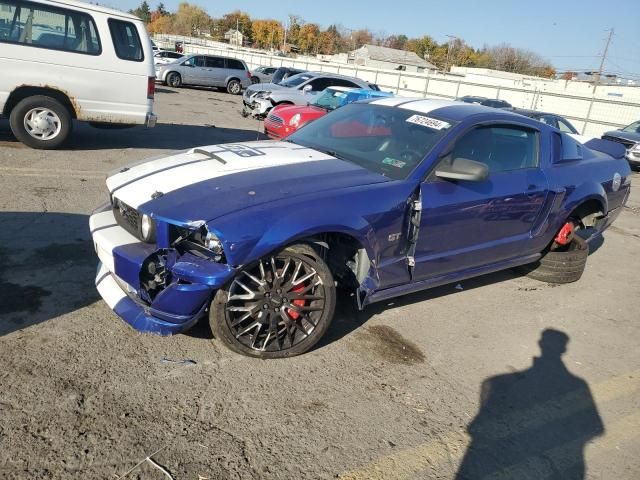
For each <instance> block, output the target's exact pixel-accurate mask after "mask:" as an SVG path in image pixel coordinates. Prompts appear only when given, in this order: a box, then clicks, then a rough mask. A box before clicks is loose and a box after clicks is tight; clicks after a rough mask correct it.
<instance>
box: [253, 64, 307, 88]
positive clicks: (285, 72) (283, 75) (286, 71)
mask: <svg viewBox="0 0 640 480" xmlns="http://www.w3.org/2000/svg"><path fill="white" fill-rule="evenodd" d="M304 72H306V70H301V69H299V68H291V67H279V68H278V69H277V70H276V71H275V72H274V73H273V76H272V77H271V80H269V82H271V83H275V84H277V85H279V84H280V83H281V82H282V81H283V80H286V79H287V78H289V77H293V76H294V75H298V74H299V73H304ZM263 83H264V82H263Z"/></svg>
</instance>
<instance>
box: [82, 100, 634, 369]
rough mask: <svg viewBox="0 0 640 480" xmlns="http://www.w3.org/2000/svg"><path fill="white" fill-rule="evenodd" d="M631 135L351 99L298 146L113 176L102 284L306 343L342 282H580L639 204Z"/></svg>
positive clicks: (181, 159) (123, 304) (119, 298)
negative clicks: (609, 230) (494, 276)
mask: <svg viewBox="0 0 640 480" xmlns="http://www.w3.org/2000/svg"><path fill="white" fill-rule="evenodd" d="M629 175H630V170H629V166H628V165H627V163H626V161H625V160H624V149H623V148H622V147H620V146H619V145H616V144H614V143H612V142H607V141H604V140H594V141H592V142H591V143H589V144H588V145H583V144H580V143H578V142H577V141H575V140H574V139H572V138H571V137H569V136H567V135H564V134H562V133H561V132H559V131H558V130H556V129H554V128H552V127H549V126H547V125H544V124H542V123H539V122H536V121H535V120H530V119H528V118H525V117H522V116H520V115H516V114H513V113H510V112H506V111H501V110H495V109H491V108H487V107H482V106H479V105H472V104H462V103H455V102H448V101H440V100H424V99H420V100H410V99H406V98H404V99H403V98H386V99H376V100H373V101H370V102H368V103H356V104H351V105H347V106H345V107H343V108H340V109H338V110H336V111H334V112H333V113H330V114H328V115H326V116H325V117H322V118H320V119H319V120H316V121H315V122H313V123H311V124H309V125H308V126H306V127H304V128H302V129H301V130H299V131H298V132H296V133H295V134H293V135H292V136H290V137H288V139H287V140H286V141H284V142H270V141H266V142H254V143H241V144H225V145H215V146H207V147H201V148H194V149H191V150H188V151H185V152H180V153H177V154H174V155H171V156H166V157H162V158H156V159H152V160H148V161H146V162H143V163H139V164H136V165H131V166H128V167H125V168H123V169H121V170H119V171H117V172H114V173H113V174H111V175H110V176H109V177H108V178H107V186H108V189H109V192H110V201H109V202H108V203H107V204H105V205H104V206H102V207H101V208H99V209H98V210H96V212H94V214H93V215H92V216H91V220H90V227H91V232H92V235H93V240H94V244H95V248H96V251H97V254H98V257H99V258H100V264H99V268H98V274H97V278H96V285H97V288H98V290H99V292H100V294H101V295H102V297H103V298H104V300H105V301H106V302H107V304H108V305H109V306H110V307H111V308H112V309H113V310H114V311H115V313H116V314H118V315H119V316H120V317H122V318H123V319H124V320H125V321H126V322H127V323H129V324H130V325H131V326H133V327H134V328H135V329H137V330H140V331H144V332H153V333H158V334H162V335H168V334H173V333H177V332H181V331H184V330H186V329H188V328H190V327H191V326H193V325H194V324H195V323H196V322H197V321H198V320H199V319H200V318H202V317H204V316H207V315H208V317H209V321H210V324H211V328H212V330H213V333H214V336H215V337H216V338H217V339H219V340H220V341H222V342H223V343H224V344H225V345H227V346H228V347H230V348H231V349H233V350H235V351H237V352H240V353H242V354H246V355H252V356H257V357H263V358H273V357H283V356H289V355H296V354H300V353H303V352H305V351H307V350H308V349H309V348H311V347H312V346H313V345H314V344H315V343H316V342H317V341H318V340H319V339H320V337H321V336H322V335H323V334H324V333H325V332H326V330H327V328H328V327H329V324H330V322H331V319H332V317H333V313H334V307H335V301H336V287H337V286H341V287H345V288H349V289H352V290H353V291H354V292H355V298H356V299H357V302H358V306H359V307H360V308H364V307H365V306H366V305H367V304H370V303H372V302H377V301H380V300H384V299H388V298H390V297H395V296H398V295H402V294H406V293H408V292H413V291H416V290H421V289H425V288H429V287H433V286H436V285H441V284H444V283H449V282H454V281H459V280H461V279H464V278H468V277H472V276H476V275H481V274H484V273H488V272H492V271H496V270H500V269H506V268H511V267H520V268H521V269H522V270H524V271H525V272H526V273H528V274H529V275H531V276H532V277H534V278H538V279H541V280H545V281H549V282H557V283H566V282H571V281H575V280H577V279H578V278H580V276H581V274H582V271H583V269H584V266H585V262H586V259H587V253H588V244H589V241H590V240H591V238H593V237H594V236H595V235H598V234H599V233H601V232H602V231H603V230H604V229H605V228H606V227H607V226H609V225H610V224H611V222H612V221H613V220H614V219H615V218H616V216H617V215H618V214H619V212H620V210H621V209H622V207H623V205H624V203H625V202H626V200H627V197H628V195H629V189H630V178H629Z"/></svg>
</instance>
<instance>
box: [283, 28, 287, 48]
mask: <svg viewBox="0 0 640 480" xmlns="http://www.w3.org/2000/svg"><path fill="white" fill-rule="evenodd" d="M282 51H283V52H286V51H287V21H286V20H285V21H284V40H283V41H282Z"/></svg>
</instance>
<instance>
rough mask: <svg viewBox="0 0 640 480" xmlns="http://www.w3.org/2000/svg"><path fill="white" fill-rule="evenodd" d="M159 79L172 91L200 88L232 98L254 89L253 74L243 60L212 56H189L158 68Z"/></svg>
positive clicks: (157, 77) (157, 76) (157, 75)
mask: <svg viewBox="0 0 640 480" xmlns="http://www.w3.org/2000/svg"><path fill="white" fill-rule="evenodd" d="M156 79H157V80H159V81H162V83H164V84H165V85H169V86H170V87H181V86H183V85H201V86H205V87H222V88H226V89H227V92H229V93H231V94H233V95H239V94H240V93H241V92H242V88H243V87H244V88H247V87H248V86H249V85H251V72H250V71H249V69H248V68H247V64H246V63H244V61H243V60H238V59H237V58H228V57H218V56H213V55H188V56H186V57H184V58H183V59H181V60H178V61H176V62H174V63H170V64H167V65H156Z"/></svg>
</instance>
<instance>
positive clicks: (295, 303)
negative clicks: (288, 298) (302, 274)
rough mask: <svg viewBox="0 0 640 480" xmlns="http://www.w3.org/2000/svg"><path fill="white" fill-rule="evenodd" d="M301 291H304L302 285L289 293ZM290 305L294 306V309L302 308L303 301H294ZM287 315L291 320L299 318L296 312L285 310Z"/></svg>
mask: <svg viewBox="0 0 640 480" xmlns="http://www.w3.org/2000/svg"><path fill="white" fill-rule="evenodd" d="M303 290H304V285H303V284H300V285H298V286H297V287H296V288H293V289H292V290H291V292H292V293H300V292H302V291H303ZM291 303H292V304H294V305H295V306H296V307H304V300H302V299H298V300H294V301H293V302H291ZM287 314H288V315H289V317H290V318H291V319H292V320H297V319H298V318H299V317H300V314H299V313H298V312H296V311H293V310H287Z"/></svg>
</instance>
